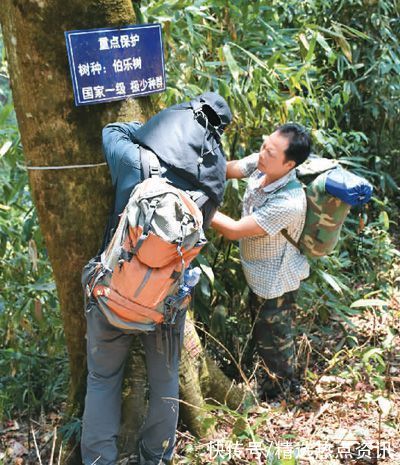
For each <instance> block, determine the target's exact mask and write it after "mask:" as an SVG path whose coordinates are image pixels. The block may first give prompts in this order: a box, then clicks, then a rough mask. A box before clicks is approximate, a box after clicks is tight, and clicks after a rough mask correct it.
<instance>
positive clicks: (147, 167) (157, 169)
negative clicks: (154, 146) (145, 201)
mask: <svg viewBox="0 0 400 465" xmlns="http://www.w3.org/2000/svg"><path fill="white" fill-rule="evenodd" d="M139 152H140V161H141V163H142V172H143V178H144V179H147V178H153V177H155V176H158V177H161V166H160V162H159V160H158V158H157V156H156V154H155V153H154V152H152V151H151V150H148V149H146V148H144V147H142V146H140V147H139Z"/></svg>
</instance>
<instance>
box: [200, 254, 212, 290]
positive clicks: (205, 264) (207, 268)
mask: <svg viewBox="0 0 400 465" xmlns="http://www.w3.org/2000/svg"><path fill="white" fill-rule="evenodd" d="M196 260H197V262H198V263H199V265H200V268H201V270H202V271H203V272H204V274H205V275H206V276H207V278H208V279H209V281H210V283H211V285H212V286H213V285H214V279H215V278H214V272H213V270H212V268H211V265H210V264H209V263H208V260H207V259H206V257H204V255H197V257H196Z"/></svg>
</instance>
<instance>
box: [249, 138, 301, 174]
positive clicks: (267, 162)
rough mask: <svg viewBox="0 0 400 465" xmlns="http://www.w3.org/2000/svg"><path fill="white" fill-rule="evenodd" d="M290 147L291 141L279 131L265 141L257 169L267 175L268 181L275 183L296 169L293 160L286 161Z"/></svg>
mask: <svg viewBox="0 0 400 465" xmlns="http://www.w3.org/2000/svg"><path fill="white" fill-rule="evenodd" d="M288 146H289V139H288V138H287V137H285V136H284V135H282V134H280V133H279V132H277V131H275V132H273V133H272V134H271V135H270V136H268V137H266V138H265V139H264V142H263V144H262V146H261V148H260V156H259V159H258V166H257V168H258V169H259V170H260V171H261V172H263V173H265V174H266V175H267V179H269V180H271V181H275V180H276V179H279V178H281V177H282V176H285V174H287V173H288V172H289V171H290V170H291V169H292V168H294V167H295V165H296V163H295V162H294V161H293V160H288V161H287V160H286V155H285V150H286V149H287V148H288Z"/></svg>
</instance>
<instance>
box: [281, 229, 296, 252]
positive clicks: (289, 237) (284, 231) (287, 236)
mask: <svg viewBox="0 0 400 465" xmlns="http://www.w3.org/2000/svg"><path fill="white" fill-rule="evenodd" d="M280 233H281V234H282V236H283V237H284V238H285V239H286V240H287V241H289V242H290V243H291V244H292V245H293V246H294V247H296V249H298V250H300V245H299V243H298V242H296V241H295V240H294V239H293V237H292V236H291V235H290V234H289V233H288V232H287V229H286V228H285V229H281V230H280Z"/></svg>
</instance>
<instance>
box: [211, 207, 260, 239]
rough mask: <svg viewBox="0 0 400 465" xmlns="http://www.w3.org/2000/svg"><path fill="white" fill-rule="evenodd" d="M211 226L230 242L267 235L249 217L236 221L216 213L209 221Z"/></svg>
mask: <svg viewBox="0 0 400 465" xmlns="http://www.w3.org/2000/svg"><path fill="white" fill-rule="evenodd" d="M211 226H212V227H213V228H214V229H215V230H216V231H218V232H220V233H221V234H222V235H223V236H224V237H226V238H227V239H230V240H231V241H235V240H238V239H243V238H244V237H253V236H265V235H266V234H267V233H266V232H265V231H264V229H263V228H262V227H261V226H259V225H258V224H257V223H256V221H255V219H254V218H253V217H252V216H251V215H248V216H244V217H243V218H241V219H240V220H238V221H236V220H234V219H233V218H230V217H229V216H227V215H224V214H223V213H220V212H217V213H216V214H215V215H214V217H213V219H212V220H211Z"/></svg>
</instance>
